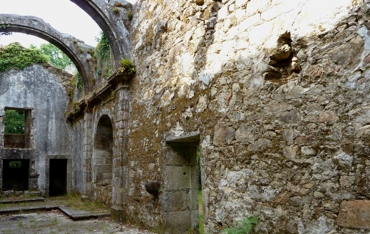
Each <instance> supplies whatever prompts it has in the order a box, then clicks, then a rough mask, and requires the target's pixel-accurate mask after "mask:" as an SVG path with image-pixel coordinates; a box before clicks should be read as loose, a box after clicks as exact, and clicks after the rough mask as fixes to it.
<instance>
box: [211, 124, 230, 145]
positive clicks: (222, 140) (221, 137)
mask: <svg viewBox="0 0 370 234" xmlns="http://www.w3.org/2000/svg"><path fill="white" fill-rule="evenodd" d="M234 136H235V130H234V129H233V128H231V127H229V126H227V125H226V124H225V123H222V122H220V123H217V124H216V126H215V135H214V137H213V144H215V145H227V144H230V143H231V141H232V140H234Z"/></svg>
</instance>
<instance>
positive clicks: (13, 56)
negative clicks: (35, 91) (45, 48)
mask: <svg viewBox="0 0 370 234" xmlns="http://www.w3.org/2000/svg"><path fill="white" fill-rule="evenodd" d="M47 61H48V60H47V57H46V56H45V55H43V54H42V53H41V51H40V50H38V49H35V48H30V49H27V48H24V47H23V46H22V45H21V44H19V43H11V44H9V45H7V46H4V47H0V72H5V71H8V70H10V69H18V70H23V69H24V68H26V67H28V66H30V65H32V64H35V63H39V64H41V63H46V62H47Z"/></svg>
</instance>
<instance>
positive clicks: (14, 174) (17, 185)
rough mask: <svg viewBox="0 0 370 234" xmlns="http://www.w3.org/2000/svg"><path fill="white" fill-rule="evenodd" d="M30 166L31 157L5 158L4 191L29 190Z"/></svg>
mask: <svg viewBox="0 0 370 234" xmlns="http://www.w3.org/2000/svg"><path fill="white" fill-rule="evenodd" d="M29 167H30V160H29V159H26V160H25V159H22V160H17V159H6V160H3V191H8V190H13V191H24V190H28V179H29Z"/></svg>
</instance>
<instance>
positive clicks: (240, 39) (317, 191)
mask: <svg viewBox="0 0 370 234" xmlns="http://www.w3.org/2000/svg"><path fill="white" fill-rule="evenodd" d="M196 2H197V3H196ZM135 7H136V12H135V16H134V20H133V33H132V41H133V46H132V47H133V48H134V51H133V53H134V55H133V58H134V60H135V64H136V65H137V76H136V77H135V79H134V80H133V81H132V82H131V86H130V90H131V92H132V96H131V97H132V99H131V113H130V123H129V128H130V136H129V142H128V159H129V173H128V174H129V182H128V186H129V188H128V194H127V196H128V197H127V201H128V205H127V213H128V217H129V218H131V219H133V220H139V221H140V222H143V223H145V224H147V225H151V226H161V225H162V224H163V222H166V220H164V218H163V209H162V208H161V205H160V204H159V203H158V201H157V200H155V199H153V197H152V196H151V195H150V194H148V193H147V192H146V191H145V188H144V184H145V182H147V181H150V180H157V181H161V183H162V184H164V183H165V181H163V178H165V177H164V176H163V173H164V172H163V169H164V168H163V166H162V165H164V160H166V158H165V157H164V155H165V148H166V147H167V145H166V142H165V139H166V137H167V136H168V135H175V136H181V135H182V134H184V133H187V132H195V131H199V132H200V147H201V155H202V161H201V164H202V186H203V207H204V208H203V211H204V218H205V229H206V233H219V232H220V230H221V229H223V228H225V227H229V226H233V225H235V224H236V221H237V220H241V219H244V218H245V217H247V216H248V215H252V214H253V215H255V216H256V217H258V218H259V220H260V224H259V225H258V233H327V232H333V233H349V232H351V233H361V232H362V230H361V229H356V228H364V227H368V225H365V226H364V225H362V226H361V225H359V224H355V223H349V224H348V223H345V222H341V221H340V220H339V221H338V220H337V216H338V215H342V214H341V209H340V205H341V203H342V201H345V200H360V203H359V204H360V205H359V206H361V204H362V203H361V201H362V202H366V201H364V200H366V199H368V198H369V194H368V192H367V191H368V188H369V181H368V177H369V172H370V171H369V170H370V168H369V165H370V162H369V160H368V158H367V154H368V151H369V147H368V143H367V138H368V134H369V133H368V120H367V118H368V116H369V113H368V107H367V106H368V102H367V99H368V90H369V83H368V80H367V79H368V78H367V76H368V65H367V64H368V63H369V61H370V60H369V59H368V57H367V56H368V55H369V46H368V44H369V36H368V31H369V29H368V27H369V26H368V24H367V17H368V13H367V11H368V8H367V5H366V3H364V2H362V1H351V0H340V1H317V0H308V1H307V0H304V1H303V0H297V1H283V0H281V1H268V0H266V1H265V0H263V1H261V0H250V1H242V0H223V1H211V0H205V1H204V2H203V1H171V0H161V1H159V0H158V1H140V2H139V3H137V5H136V6H135ZM368 60H369V61H368ZM159 196H161V195H159ZM159 199H161V198H159ZM355 215H356V214H355ZM357 215H358V214H357ZM347 228H355V229H352V230H350V229H347Z"/></svg>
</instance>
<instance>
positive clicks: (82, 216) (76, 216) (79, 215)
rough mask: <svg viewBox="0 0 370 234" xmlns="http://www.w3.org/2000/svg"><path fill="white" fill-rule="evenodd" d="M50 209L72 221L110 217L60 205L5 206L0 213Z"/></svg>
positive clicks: (105, 214)
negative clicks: (59, 212)
mask: <svg viewBox="0 0 370 234" xmlns="http://www.w3.org/2000/svg"><path fill="white" fill-rule="evenodd" d="M51 210H59V211H61V212H62V213H63V214H65V215H66V216H68V217H69V218H70V219H72V220H73V221H78V220H86V219H98V218H105V217H110V213H96V214H94V213H90V212H86V211H76V210H73V209H70V208H66V207H62V206H51V205H50V206H34V207H15V208H5V209H0V215H4V214H17V213H20V212H25V213H30V212H37V211H51Z"/></svg>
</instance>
